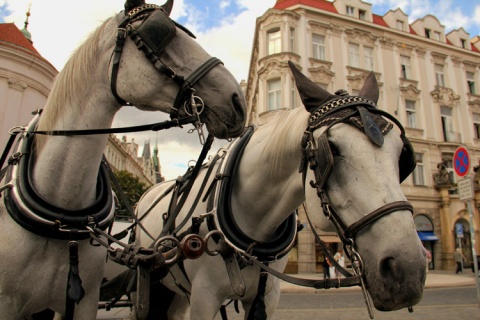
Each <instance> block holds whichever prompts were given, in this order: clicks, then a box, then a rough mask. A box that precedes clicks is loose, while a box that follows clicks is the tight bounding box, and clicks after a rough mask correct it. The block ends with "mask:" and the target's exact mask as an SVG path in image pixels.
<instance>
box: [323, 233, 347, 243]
mask: <svg viewBox="0 0 480 320" xmlns="http://www.w3.org/2000/svg"><path fill="white" fill-rule="evenodd" d="M320 239H322V241H323V242H342V240H340V238H339V237H338V236H336V235H335V236H333V235H320Z"/></svg>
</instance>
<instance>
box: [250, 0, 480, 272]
mask: <svg viewBox="0 0 480 320" xmlns="http://www.w3.org/2000/svg"><path fill="white" fill-rule="evenodd" d="M254 37H255V38H254V41H253V51H252V56H251V61H250V69H249V76H248V81H247V90H246V98H247V102H248V108H249V110H248V116H249V118H248V122H249V124H257V125H261V124H263V123H265V122H266V121H268V119H269V118H270V116H271V115H272V114H273V113H274V112H275V110H278V109H282V108H297V107H303V106H302V105H301V101H300V97H299V96H298V93H297V91H296V88H295V84H294V81H293V78H292V76H291V73H290V70H289V68H288V65H287V62H288V60H292V61H293V62H294V63H295V64H296V65H297V66H298V67H299V68H300V69H301V71H302V72H303V73H304V74H306V75H307V76H309V77H310V78H311V79H312V80H313V81H315V82H316V83H318V84H319V85H321V86H322V87H324V88H325V89H327V90H329V91H330V92H334V91H335V90H338V89H346V90H347V91H348V92H350V94H355V93H357V92H358V90H359V89H360V88H361V86H362V84H363V82H364V79H365V77H366V76H367V74H368V73H369V72H370V71H374V72H375V75H376V77H377V80H378V82H379V85H380V99H379V102H378V105H379V107H380V108H381V109H384V110H386V111H388V112H389V113H391V114H393V115H396V117H397V118H398V119H399V120H400V122H401V123H402V124H403V125H404V126H405V127H406V130H407V136H408V137H409V139H410V140H411V142H412V143H413V146H414V148H415V152H416V154H417V169H416V170H415V172H414V173H413V174H412V175H411V176H410V177H409V178H408V179H407V180H405V181H404V182H403V184H402V189H403V191H404V193H405V195H406V196H407V198H408V200H409V201H410V202H411V203H412V205H413V206H414V210H415V213H414V218H415V223H416V226H417V230H418V231H423V232H427V233H426V236H425V235H422V237H424V236H425V240H424V241H423V243H424V245H425V246H426V247H427V249H429V250H430V251H432V253H433V258H434V259H433V262H432V263H431V265H430V268H435V269H448V270H451V269H453V268H454V265H455V263H454V261H453V253H454V250H455V248H456V247H457V246H459V243H460V242H459V241H460V240H459V238H457V236H456V232H455V230H456V229H455V225H456V224H457V223H461V224H462V225H463V229H464V232H465V233H464V238H463V240H462V241H461V245H462V248H463V250H464V254H465V255H466V256H467V260H468V259H469V261H468V262H470V261H472V256H471V254H472V251H471V248H469V247H468V246H469V243H470V242H469V239H470V221H469V215H468V212H467V210H466V202H465V201H461V200H460V199H459V196H458V192H457V189H456V181H457V180H458V178H457V177H455V174H454V173H453V162H452V160H453V154H454V152H455V150H456V149H457V148H458V147H460V146H464V147H466V148H467V149H468V151H469V154H470V159H471V167H470V176H471V177H472V178H474V175H475V174H474V171H473V167H474V166H477V165H478V164H479V163H480V38H479V37H478V36H476V37H471V36H470V35H469V34H468V32H467V31H466V30H464V29H463V28H461V26H459V29H457V30H454V31H451V32H449V33H447V34H445V27H444V26H443V25H442V24H441V22H440V21H439V20H438V19H437V18H436V17H435V16H433V15H427V16H425V17H423V18H422V19H418V20H416V21H414V22H413V23H411V24H409V23H408V16H407V15H406V14H405V13H403V12H402V10H400V9H394V10H391V11H389V12H387V13H386V14H385V15H384V16H378V15H376V14H374V13H372V12H371V4H369V3H367V2H364V1H360V0H335V1H333V2H328V1H324V0H316V1H312V0H295V1H294V0H278V1H277V3H276V4H275V6H274V8H272V9H269V10H268V11H267V12H265V14H264V15H263V16H261V17H259V18H258V19H257V21H256V29H255V35H254ZM441 162H444V164H445V167H446V170H447V176H446V178H445V177H444V179H443V180H442V179H441V177H442V175H441V173H440V172H439V168H441V166H438V165H439V163H441ZM479 174H480V170H479ZM434 176H435V177H434ZM476 186H478V183H477V184H476ZM477 189H478V188H477ZM471 203H472V208H473V230H474V233H475V239H476V240H477V241H476V252H477V254H479V253H480V234H479V211H478V208H479V207H480V190H479V191H476V195H475V200H473V201H472V202H471ZM302 221H304V222H305V221H306V219H305V218H304V217H303V218H302ZM431 232H433V234H432V233H431ZM428 235H430V236H433V237H435V236H436V237H437V238H438V240H433V241H432V238H430V240H429V239H428V237H427V236H428ZM329 239H332V237H331V236H329ZM333 241H335V240H333ZM295 255H296V256H295ZM290 258H291V261H292V262H293V263H295V264H296V266H297V267H298V271H299V272H312V271H315V270H317V271H318V257H316V253H315V245H314V241H313V236H312V235H311V233H310V232H305V231H304V232H303V233H302V232H301V233H300V236H299V240H298V247H297V248H296V250H295V251H294V256H293V257H290Z"/></svg>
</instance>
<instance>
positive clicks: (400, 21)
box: [397, 20, 405, 31]
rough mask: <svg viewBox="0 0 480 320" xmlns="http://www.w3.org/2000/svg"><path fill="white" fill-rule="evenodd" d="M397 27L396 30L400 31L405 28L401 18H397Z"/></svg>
mask: <svg viewBox="0 0 480 320" xmlns="http://www.w3.org/2000/svg"><path fill="white" fill-rule="evenodd" d="M397 29H398V30H401V31H404V30H405V28H404V26H403V21H402V20H397Z"/></svg>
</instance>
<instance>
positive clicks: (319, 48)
mask: <svg viewBox="0 0 480 320" xmlns="http://www.w3.org/2000/svg"><path fill="white" fill-rule="evenodd" d="M312 49H313V57H314V58H315V59H319V60H326V57H325V37H324V36H321V35H319V34H312Z"/></svg>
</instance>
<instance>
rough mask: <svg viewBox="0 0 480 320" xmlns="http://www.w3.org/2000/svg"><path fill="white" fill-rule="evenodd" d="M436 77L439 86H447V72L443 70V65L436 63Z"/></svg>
mask: <svg viewBox="0 0 480 320" xmlns="http://www.w3.org/2000/svg"><path fill="white" fill-rule="evenodd" d="M435 78H436V79H437V86H439V87H445V73H444V71H443V65H441V64H435Z"/></svg>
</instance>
